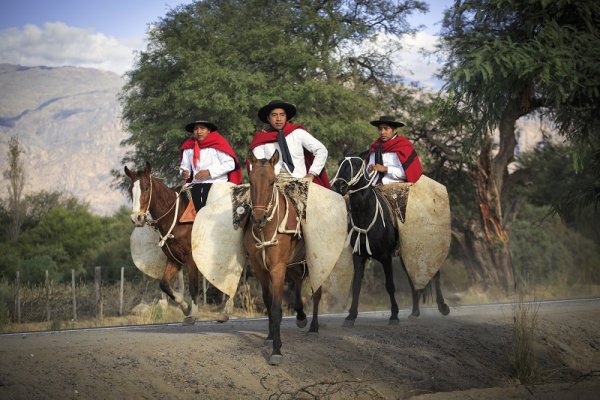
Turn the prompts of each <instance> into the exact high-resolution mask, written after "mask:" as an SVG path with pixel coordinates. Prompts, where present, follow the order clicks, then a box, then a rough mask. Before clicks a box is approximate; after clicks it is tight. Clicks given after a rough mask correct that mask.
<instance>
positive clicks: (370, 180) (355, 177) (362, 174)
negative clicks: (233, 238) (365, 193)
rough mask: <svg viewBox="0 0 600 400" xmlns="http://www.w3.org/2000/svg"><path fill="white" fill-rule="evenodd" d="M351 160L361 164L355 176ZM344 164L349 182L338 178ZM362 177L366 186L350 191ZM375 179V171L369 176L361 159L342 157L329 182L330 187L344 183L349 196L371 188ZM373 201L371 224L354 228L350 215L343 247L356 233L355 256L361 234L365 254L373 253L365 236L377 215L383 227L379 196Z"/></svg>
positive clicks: (358, 248)
mask: <svg viewBox="0 0 600 400" xmlns="http://www.w3.org/2000/svg"><path fill="white" fill-rule="evenodd" d="M353 159H358V160H360V162H361V164H360V165H361V166H360V168H359V169H358V171H357V173H356V175H354V165H352V160H353ZM346 162H348V163H349V164H350V180H346V179H344V178H340V176H339V174H340V171H341V169H342V166H343V165H344V163H346ZM363 177H364V178H365V179H366V180H367V184H366V185H364V186H362V187H359V188H355V189H350V188H351V187H352V186H354V185H356V184H358V182H360V180H361V178H363ZM376 177H377V171H372V172H371V176H369V174H368V173H367V169H366V167H365V163H364V161H363V159H362V158H360V157H356V156H350V157H344V159H343V160H342V162H341V163H340V166H339V167H338V170H337V171H336V173H335V176H334V177H333V179H332V180H331V185H332V186H333V184H334V183H335V181H338V180H339V181H341V182H344V183H345V184H346V185H348V191H347V192H346V193H347V194H349V195H350V194H353V193H356V192H360V191H362V190H365V189H367V188H371V187H372V185H373V181H374V180H375V179H376ZM375 200H376V203H375V215H373V219H372V220H371V223H370V224H369V226H367V227H366V228H359V227H358V226H356V225H355V224H354V220H353V219H352V213H350V224H351V225H352V228H350V231H349V232H348V236H347V237H346V244H345V245H346V246H348V245H350V241H351V239H352V234H353V233H354V232H356V233H357V236H356V241H355V242H354V248H353V249H352V252H353V253H355V254H360V240H359V239H360V235H361V234H363V235H365V246H366V248H367V253H368V254H369V255H373V253H372V252H371V246H370V245H369V237H368V236H367V234H368V233H369V231H370V230H371V228H373V226H374V225H375V223H376V222H377V217H379V215H381V221H382V222H383V226H384V227H385V219H384V218H383V207H382V206H381V202H380V201H379V196H377V195H375Z"/></svg>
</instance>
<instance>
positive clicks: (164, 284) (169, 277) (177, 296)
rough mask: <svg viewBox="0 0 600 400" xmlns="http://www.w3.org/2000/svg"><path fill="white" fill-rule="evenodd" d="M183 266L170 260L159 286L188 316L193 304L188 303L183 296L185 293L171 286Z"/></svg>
mask: <svg viewBox="0 0 600 400" xmlns="http://www.w3.org/2000/svg"><path fill="white" fill-rule="evenodd" d="M180 269H181V266H178V265H177V264H175V263H174V262H172V261H170V260H168V261H167V266H166V268H165V272H164V273H163V277H162V279H161V280H160V283H159V286H160V289H161V290H162V291H163V292H164V293H166V295H167V296H169V297H170V298H171V300H173V301H174V302H175V303H177V304H178V305H179V308H181V310H182V311H183V315H185V316H186V317H188V316H189V315H190V314H191V313H192V305H191V304H188V303H187V302H186V301H185V299H184V298H183V293H178V292H175V291H174V290H173V287H172V286H171V281H173V278H174V277H175V275H177V274H178V273H179V270H180Z"/></svg>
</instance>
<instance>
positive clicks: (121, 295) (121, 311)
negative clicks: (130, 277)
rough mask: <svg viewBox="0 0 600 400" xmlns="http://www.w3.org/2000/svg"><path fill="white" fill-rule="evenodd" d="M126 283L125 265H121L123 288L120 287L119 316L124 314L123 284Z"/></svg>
mask: <svg viewBox="0 0 600 400" xmlns="http://www.w3.org/2000/svg"><path fill="white" fill-rule="evenodd" d="M124 283H125V267H121V288H120V289H119V316H122V315H123V285H124Z"/></svg>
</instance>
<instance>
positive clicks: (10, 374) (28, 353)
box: [0, 300, 600, 400]
mask: <svg viewBox="0 0 600 400" xmlns="http://www.w3.org/2000/svg"><path fill="white" fill-rule="evenodd" d="M407 315H408V312H407V311H403V312H402V313H401V318H402V320H401V322H400V324H399V325H395V326H390V325H387V318H388V314H387V313H381V312H373V313H364V314H360V315H359V318H358V320H357V322H356V325H355V327H354V328H342V327H341V325H342V320H343V317H344V316H343V315H327V316H322V317H320V322H321V329H320V333H319V335H307V334H306V329H307V328H304V329H298V328H296V326H295V322H294V320H293V319H284V321H283V325H282V340H283V348H282V351H283V354H284V360H283V363H282V364H281V365H279V366H275V367H274V366H270V365H268V364H267V361H266V360H267V357H268V354H269V353H270V348H268V347H266V346H264V345H263V341H264V338H265V336H266V335H265V333H266V329H267V322H266V321H265V320H264V319H256V320H230V321H229V322H226V323H224V324H219V323H216V322H202V323H197V324H196V325H194V326H181V325H179V324H171V325H159V326H146V327H129V328H120V329H112V330H111V329H91V330H79V331H63V332H55V333H35V334H10V335H0V398H2V399H54V398H66V399H70V398H85V399H113V398H114V399H122V398H148V399H155V398H169V399H191V398H199V397H200V398H207V399H229V398H247V399H266V398H272V399H312V398H327V399H405V398H415V399H421V400H424V399H427V400H429V399H442V398H443V399H471V398H479V399H499V398H514V399H517V398H539V399H542V398H544V399H546V398H556V399H569V398H573V399H575V398H576V399H586V398H590V399H591V398H597V397H596V396H597V393H599V392H600V372H599V371H600V335H598V332H600V300H587V301H570V302H565V303H559V302H551V303H545V304H543V305H542V306H541V307H540V308H539V311H538V318H539V322H538V326H539V328H538V330H537V336H536V348H535V351H536V357H537V362H538V367H539V370H540V372H541V373H540V384H538V385H528V386H523V385H519V384H518V382H515V380H514V379H513V378H511V368H510V361H509V354H510V350H511V341H512V320H513V310H512V306H510V305H506V306H496V307H492V306H482V307H474V306H473V307H472V306H463V307H452V308H451V313H450V315H449V316H447V317H442V316H441V315H440V314H439V313H438V312H437V310H434V309H431V308H426V309H422V315H421V317H419V318H418V319H416V320H408V319H407V318H406V317H407Z"/></svg>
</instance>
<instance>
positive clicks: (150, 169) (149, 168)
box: [144, 161, 152, 175]
mask: <svg viewBox="0 0 600 400" xmlns="http://www.w3.org/2000/svg"><path fill="white" fill-rule="evenodd" d="M150 171H152V166H151V165H150V163H149V162H148V161H146V167H145V168H144V172H146V173H147V174H148V175H150Z"/></svg>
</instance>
